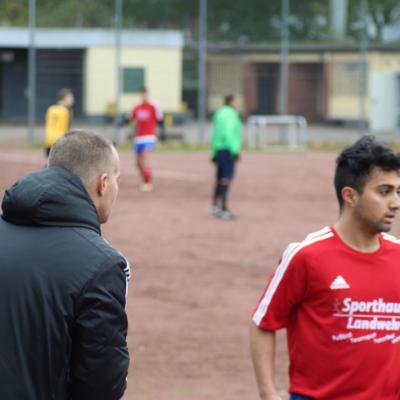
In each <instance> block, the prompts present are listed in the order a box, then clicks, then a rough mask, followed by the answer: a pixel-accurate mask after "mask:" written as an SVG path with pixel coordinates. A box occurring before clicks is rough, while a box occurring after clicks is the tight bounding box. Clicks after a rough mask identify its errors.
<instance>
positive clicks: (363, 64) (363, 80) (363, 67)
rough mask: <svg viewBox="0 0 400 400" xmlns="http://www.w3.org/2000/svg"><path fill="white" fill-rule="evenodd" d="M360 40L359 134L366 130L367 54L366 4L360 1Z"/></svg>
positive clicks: (362, 0) (364, 0)
mask: <svg viewBox="0 0 400 400" xmlns="http://www.w3.org/2000/svg"><path fill="white" fill-rule="evenodd" d="M360 14H361V24H362V25H361V26H362V27H361V39H360V97H359V101H360V120H359V124H358V125H359V130H360V134H364V132H365V131H366V130H367V128H368V122H367V103H366V101H367V53H368V20H367V19H368V2H367V0H360Z"/></svg>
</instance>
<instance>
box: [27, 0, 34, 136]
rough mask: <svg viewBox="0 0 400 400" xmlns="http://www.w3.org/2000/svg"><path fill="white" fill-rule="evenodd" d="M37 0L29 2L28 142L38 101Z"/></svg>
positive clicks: (32, 132) (31, 134)
mask: <svg viewBox="0 0 400 400" xmlns="http://www.w3.org/2000/svg"><path fill="white" fill-rule="evenodd" d="M35 30H36V0H29V51H28V141H29V143H33V141H34V137H35V118H36V116H35V113H36V109H35V100H36V47H35Z"/></svg>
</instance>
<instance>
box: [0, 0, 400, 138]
mask: <svg viewBox="0 0 400 400" xmlns="http://www.w3.org/2000/svg"><path fill="white" fill-rule="evenodd" d="M152 3H154V4H153V6H154V7H158V6H159V7H160V10H161V11H162V10H164V9H165V13H164V14H162V13H161V14H159V20H158V21H155V20H154V17H153V16H150V14H149V17H148V20H146V17H145V16H143V15H139V16H138V17H137V18H135V11H137V9H135V7H133V5H134V2H132V1H129V0H114V1H111V0H107V1H106V0H103V1H100V2H98V9H97V10H96V8H94V9H88V7H89V6H88V5H87V4H86V3H84V2H82V5H81V6H79V4H78V3H75V8H73V7H72V6H71V8H70V9H68V8H65V10H64V11H63V12H65V13H67V12H69V13H70V14H69V15H68V18H66V17H65V18H64V19H63V20H62V21H60V25H63V26H64V28H70V27H71V28H72V27H75V28H76V27H79V28H89V27H90V28H93V27H96V23H101V24H103V25H102V27H103V28H108V29H109V30H112V32H113V34H112V35H113V39H112V43H110V44H109V46H111V47H112V48H113V52H112V53H110V57H113V58H114V61H113V68H111V69H110V68H108V67H107V68H105V67H104V68H103V70H102V69H101V68H99V71H100V72H99V75H98V85H100V86H101V85H102V82H103V81H104V79H105V77H106V76H107V78H108V79H109V78H110V75H112V79H113V80H114V82H115V84H114V87H115V90H114V93H113V98H112V99H110V98H107V104H108V105H109V107H108V111H107V110H106V107H103V108H104V114H105V116H107V113H108V116H109V117H110V118H108V119H107V118H105V119H104V122H107V121H108V122H111V121H112V117H113V116H114V115H116V114H118V113H120V112H122V111H126V104H125V103H123V102H122V101H121V96H122V95H123V85H124V66H125V65H126V64H127V63H128V64H129V62H128V61H127V60H126V59H124V57H123V52H122V50H121V49H122V48H123V47H124V43H123V40H122V35H123V34H122V32H124V31H125V30H129V29H132V28H135V29H136V28H145V29H152V28H157V29H160V28H162V29H165V28H174V29H178V30H182V32H183V34H184V38H185V43H184V48H183V54H182V65H181V67H182V76H181V79H180V80H179V81H177V85H179V92H180V93H179V96H180V99H181V100H182V101H183V105H182V109H181V110H180V112H181V113H182V115H183V114H186V115H189V116H190V115H194V116H195V117H196V118H197V121H198V140H199V141H204V140H205V137H206V135H205V129H206V125H205V123H206V120H207V118H208V117H210V115H211V114H212V113H213V112H214V111H215V109H217V108H218V107H219V106H220V105H221V99H222V96H223V95H224V94H226V93H227V92H234V93H236V94H237V95H238V97H239V102H240V106H241V112H242V114H243V115H244V116H245V117H248V116H250V115H279V114H280V115H287V114H290V115H300V116H303V117H305V118H306V119H307V120H308V122H309V123H311V124H312V123H319V124H321V123H324V124H342V125H347V126H354V127H356V128H357V129H358V130H359V132H366V131H368V130H373V131H379V130H393V131H397V130H398V129H399V123H400V100H399V99H400V94H399V92H400V29H399V24H397V25H396V21H398V18H399V15H400V5H398V4H397V5H396V4H394V5H392V9H391V10H389V12H387V10H386V9H385V10H384V7H386V3H390V2H381V9H379V8H378V9H376V8H374V7H375V5H374V4H375V3H376V2H371V4H369V2H368V0H334V1H333V0H323V1H311V0H307V1H304V2H301V3H302V4H301V6H300V4H299V3H300V2H294V1H290V0H279V1H271V2H265V1H264V2H261V1H255V2H254V5H253V6H254V7H252V8H256V12H255V13H253V14H251V15H249V16H248V17H247V14H244V13H243V10H245V9H243V8H240V3H241V2H237V3H235V5H232V7H231V8H230V9H229V13H226V12H225V14H223V13H222V11H223V7H221V5H222V6H223V4H224V3H225V2H224V1H220V2H218V5H216V3H214V2H208V3H207V0H196V1H188V2H186V3H185V6H184V8H183V9H184V10H185V12H182V13H181V15H179V16H177V15H176V14H174V13H173V12H172V11H171V10H168V9H167V8H166V7H165V6H166V4H167V3H170V5H171V4H172V3H173V2H168V1H165V0H164V1H162V0H159V1H153V2H152ZM392 3H393V2H392ZM76 4H78V5H76ZM88 4H89V3H88ZM174 4H176V5H179V4H180V5H181V6H182V4H183V3H182V2H179V1H176V2H175V3H174ZM227 4H228V3H227ZM39 6H40V7H39ZM64 7H66V6H64ZM80 7H81V8H80ZM84 7H86V8H84ZM163 7H164V8H163ZM387 7H389V6H387ZM221 10H222V11H221ZM44 11H45V9H44V6H43V3H41V4H39V5H38V4H36V0H30V1H29V7H28V8H27V9H26V10H25V11H24V12H25V13H26V14H27V15H28V16H29V19H28V21H29V24H28V28H29V46H28V48H27V49H25V51H27V53H28V54H27V58H26V61H24V60H25V59H24V55H23V54H22V53H23V50H24V49H22V48H12V47H6V46H3V47H0V53H1V63H0V67H1V66H2V67H1V68H0V82H1V79H3V81H4V76H5V71H6V69H7V68H8V67H7V65H6V64H7V62H9V61H7V60H8V57H9V54H10V52H14V55H13V57H14V58H13V60H20V61H19V62H21V63H23V62H26V69H25V70H22V71H20V73H21V74H23V73H25V74H26V75H27V84H26V88H25V91H24V92H25V97H23V98H21V99H20V102H19V103H20V110H24V109H25V110H26V121H28V125H29V138H30V140H33V132H34V126H35V124H36V123H37V122H38V121H39V122H41V121H42V119H43V113H44V109H45V107H46V105H48V104H46V101H47V96H50V93H54V95H55V93H56V89H57V88H56V87H55V85H56V84H55V83H54V82H56V81H57V79H59V82H60V85H61V84H62V85H68V86H72V87H73V88H74V90H75V91H76V93H77V99H78V104H77V106H76V115H77V117H87V114H88V113H87V110H86V109H85V104H84V101H83V98H84V96H85V95H87V93H86V90H87V89H86V88H87V85H86V84H85V79H86V75H85V74H87V71H85V60H86V58H87V57H88V55H87V54H86V53H85V52H84V51H81V52H80V51H79V50H77V49H65V48H64V49H63V50H62V51H58V52H57V51H56V50H57V45H55V46H54V49H53V50H54V51H53V52H49V51H48V49H47V52H46V49H42V48H37V40H36V39H37V35H36V33H37V29H38V28H43V27H44V26H57V20H54V19H53V20H50V18H51V14H49V13H48V12H47V14H46V15H47V17H46V18H47V19H45V18H44V17H43V15H44ZM225 11H226V9H225ZM137 12H138V13H139V11H137ZM252 12H253V11H252ZM90 13H92V16H93V13H95V14H96V13H97V14H98V15H97V19H96V18H91V14H90ZM384 15H386V17H385V18H386V20H385V19H384V18H383V16H384ZM388 15H389V16H390V18H389V17H388ZM139 17H140V18H139ZM53 18H54V17H53ZM94 20H96V21H97V22H96V21H95V22H93V21H94ZM68 21H74V26H71V25H68ZM99 21H100V22H99ZM18 23H19V25H21V21H20V22H18ZM235 23H237V24H239V25H240V26H241V27H242V30H241V31H240V32H238V31H237V30H235V29H234V26H235ZM262 24H265V25H264V28H262V29H260V26H261V27H262V26H263V25H262ZM256 28H257V29H256ZM19 57H20V59H19ZM57 60H58V61H57ZM154 63H155V64H157V60H154ZM139 64H140V62H139ZM155 70H156V73H158V74H159V76H160V79H158V81H157V82H159V84H160V85H162V84H163V82H168V81H169V80H170V75H169V72H168V71H167V70H163V68H161V67H159V68H158V69H157V67H155ZM17 72H18V71H17ZM17 72H16V75H15V77H17V78H18V74H17ZM131 72H132V71H131ZM179 72H180V71H179ZM60 77H62V79H61V78H60ZM53 78H54V79H53ZM17 84H18V83H17V82H14V83H13V82H11V83H10V82H2V83H0V89H1V94H2V96H3V97H4V96H9V95H10V93H12V88H13V85H17ZM43 93H45V94H46V95H45V96H44V95H43ZM99 93H100V95H101V91H99ZM161 103H162V101H161ZM161 105H162V104H161ZM175 112H176V113H177V114H179V112H177V111H176V110H175ZM383 114H385V115H383ZM0 117H1V120H3V121H4V120H12V119H13V115H12V114H11V112H10V107H9V108H7V107H6V105H5V102H4V100H2V99H0ZM177 120H179V118H177Z"/></svg>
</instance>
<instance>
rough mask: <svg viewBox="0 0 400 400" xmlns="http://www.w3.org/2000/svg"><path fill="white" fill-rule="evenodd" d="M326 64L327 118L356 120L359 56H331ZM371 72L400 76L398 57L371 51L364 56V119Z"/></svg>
mask: <svg viewBox="0 0 400 400" xmlns="http://www.w3.org/2000/svg"><path fill="white" fill-rule="evenodd" d="M326 61H327V62H330V63H331V65H332V76H331V86H330V87H331V90H330V93H328V115H327V116H328V118H332V119H358V118H359V117H360V115H361V113H362V110H361V103H360V72H359V62H360V58H359V54H354V53H351V54H331V55H330V56H327V57H326ZM375 72H398V73H400V54H399V53H386V52H371V53H369V54H368V57H367V76H366V97H365V98H364V101H365V112H366V117H367V118H369V117H370V111H371V110H370V107H371V102H370V93H369V80H370V79H371V74H373V73H375Z"/></svg>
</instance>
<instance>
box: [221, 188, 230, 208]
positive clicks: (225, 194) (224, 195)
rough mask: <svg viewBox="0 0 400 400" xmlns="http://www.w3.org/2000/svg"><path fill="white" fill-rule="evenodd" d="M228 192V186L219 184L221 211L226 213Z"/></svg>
mask: <svg viewBox="0 0 400 400" xmlns="http://www.w3.org/2000/svg"><path fill="white" fill-rule="evenodd" d="M228 191H229V185H227V184H221V202H222V210H223V211H226V210H227V209H228V207H227V203H228Z"/></svg>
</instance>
